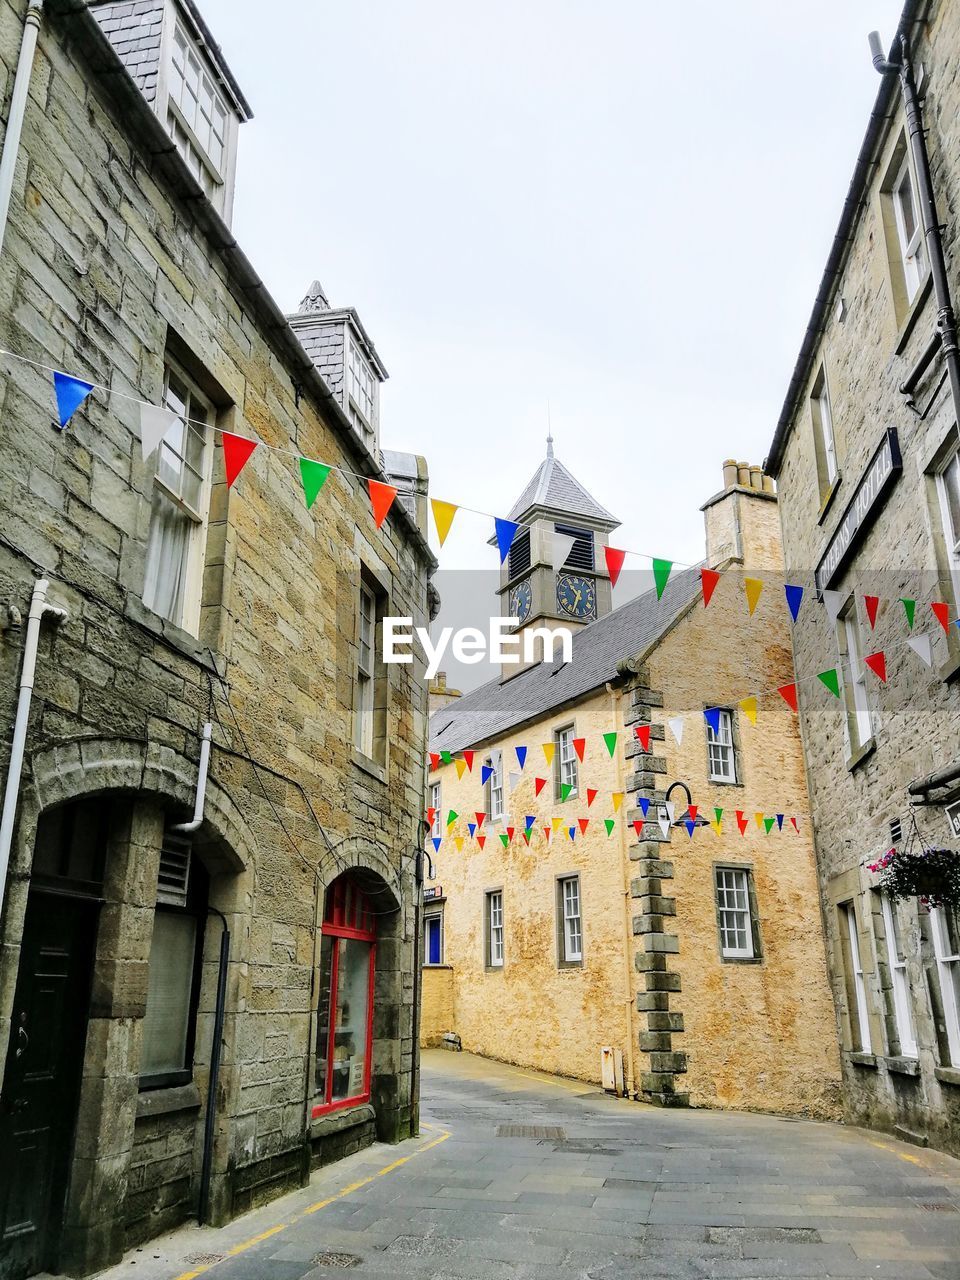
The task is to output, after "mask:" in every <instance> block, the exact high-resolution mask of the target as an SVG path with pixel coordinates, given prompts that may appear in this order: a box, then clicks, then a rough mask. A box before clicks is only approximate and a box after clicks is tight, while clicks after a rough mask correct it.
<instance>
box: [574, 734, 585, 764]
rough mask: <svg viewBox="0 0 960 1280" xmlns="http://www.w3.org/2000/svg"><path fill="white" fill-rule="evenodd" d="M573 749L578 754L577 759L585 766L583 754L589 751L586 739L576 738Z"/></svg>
mask: <svg viewBox="0 0 960 1280" xmlns="http://www.w3.org/2000/svg"><path fill="white" fill-rule="evenodd" d="M573 749H574V751H575V752H576V753H577V759H578V760H579V761H580V763H581V764H583V753H584V751H586V749H587V740H586V738H574V740H573Z"/></svg>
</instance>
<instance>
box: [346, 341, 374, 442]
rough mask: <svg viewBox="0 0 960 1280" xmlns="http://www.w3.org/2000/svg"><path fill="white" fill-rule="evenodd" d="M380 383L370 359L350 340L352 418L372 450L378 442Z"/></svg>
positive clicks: (348, 372)
mask: <svg viewBox="0 0 960 1280" xmlns="http://www.w3.org/2000/svg"><path fill="white" fill-rule="evenodd" d="M378 391H379V383H378V381H377V376H376V374H375V373H374V371H373V369H372V367H371V365H370V362H369V360H368V359H367V357H366V356H365V355H364V354H363V352H362V351H361V350H360V347H359V346H358V345H357V343H356V342H355V341H353V340H352V339H351V340H350V358H349V361H348V363H347V394H348V395H349V398H350V399H349V412H350V418H351V420H352V422H353V425H354V426H355V427H356V429H357V431H358V432H359V433H360V437H361V439H362V440H363V442H364V444H365V445H366V446H367V448H368V449H370V451H371V452H373V450H374V449H375V448H376V442H377V399H378Z"/></svg>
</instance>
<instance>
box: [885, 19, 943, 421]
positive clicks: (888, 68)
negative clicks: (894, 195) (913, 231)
mask: <svg viewBox="0 0 960 1280" xmlns="http://www.w3.org/2000/svg"><path fill="white" fill-rule="evenodd" d="M869 40H870V52H871V54H872V55H873V65H874V66H875V67H876V69H877V71H879V72H880V74H881V75H884V76H885V75H889V74H890V73H891V72H893V71H895V72H896V73H897V75H898V76H899V78H900V94H901V96H902V98H903V111H904V115H905V116H906V120H907V134H908V136H909V139H910V152H911V154H912V156H913V165H914V170H915V172H916V175H917V187H918V189H919V190H918V195H919V205H920V220H921V222H922V224H923V236H924V241H925V243H926V247H927V257H928V259H929V261H930V275H931V277H932V279H933V294H934V297H935V299H936V303H937V333H938V334H939V336H940V349H941V351H942V352H943V359H944V363H945V364H946V366H947V373H948V375H949V378H950V391H951V394H952V396H953V413H954V419H955V421H956V422H957V424H958V425H960V349H958V346H957V320H956V316H955V314H954V310H953V303H952V302H951V300H950V282H949V278H948V276H947V263H946V259H945V257H944V253H943V237H942V236H941V234H940V219H939V218H938V216H937V202H936V198H935V196H934V194H933V182H932V180H931V177H930V157H929V156H928V155H927V142H926V138H925V137H924V134H923V113H922V111H921V109H920V99H919V96H918V95H917V82H916V80H915V79H914V75H913V66H912V64H911V62H910V44H909V41H908V40H907V36H906V33H904V34H903V35H901V37H900V61H899V62H888V61H887V60H886V58H885V57H884V54H883V45H882V44H881V43H880V35H879V33H878V32H876V31H871V32H870V36H869Z"/></svg>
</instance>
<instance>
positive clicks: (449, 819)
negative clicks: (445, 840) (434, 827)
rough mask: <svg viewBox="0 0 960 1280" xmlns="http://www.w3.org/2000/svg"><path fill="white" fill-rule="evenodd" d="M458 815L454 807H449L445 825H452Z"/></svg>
mask: <svg viewBox="0 0 960 1280" xmlns="http://www.w3.org/2000/svg"><path fill="white" fill-rule="evenodd" d="M459 817H460V815H459V813H457V811H456V809H451V810H450V812H449V813H448V814H447V826H448V827H452V826H453V824H454V823H455V822H456V820H457V819H458V818H459Z"/></svg>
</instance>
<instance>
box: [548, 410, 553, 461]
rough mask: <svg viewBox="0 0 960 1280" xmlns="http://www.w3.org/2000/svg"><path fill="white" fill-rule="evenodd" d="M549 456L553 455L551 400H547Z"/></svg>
mask: <svg viewBox="0 0 960 1280" xmlns="http://www.w3.org/2000/svg"><path fill="white" fill-rule="evenodd" d="M547 457H548V458H552V457H553V424H552V423H551V421H550V401H549V400H548V401H547Z"/></svg>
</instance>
